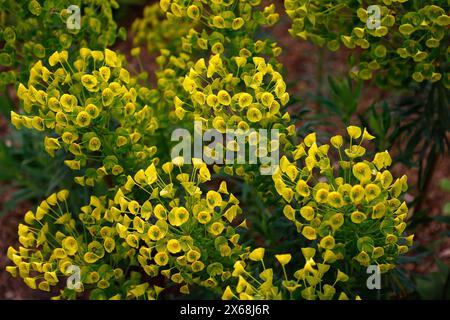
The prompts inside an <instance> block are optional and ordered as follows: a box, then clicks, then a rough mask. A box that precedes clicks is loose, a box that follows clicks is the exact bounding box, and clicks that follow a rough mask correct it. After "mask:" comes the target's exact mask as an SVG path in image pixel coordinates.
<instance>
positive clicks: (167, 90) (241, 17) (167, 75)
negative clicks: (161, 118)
mask: <svg viewBox="0 0 450 320" xmlns="http://www.w3.org/2000/svg"><path fill="white" fill-rule="evenodd" d="M260 5H261V1H250V2H246V1H244V2H243V1H227V2H218V3H209V2H200V1H198V2H195V3H192V4H190V5H188V6H187V5H186V4H185V2H183V1H172V2H171V1H161V8H162V9H161V10H162V11H163V12H164V13H165V14H166V16H167V20H166V21H170V23H171V27H170V28H169V30H171V29H173V28H174V26H177V29H178V31H173V32H181V30H183V31H182V32H183V33H185V34H184V35H183V36H182V37H181V45H177V46H173V47H170V48H169V47H167V45H166V46H164V45H160V46H159V47H160V48H161V50H160V56H159V57H157V59H156V61H157V63H158V66H159V67H160V70H159V71H157V72H156V77H157V82H158V89H159V91H160V95H161V97H162V103H163V105H164V106H165V108H166V109H168V110H169V111H170V115H171V117H170V118H171V120H172V121H174V122H177V123H180V122H179V121H177V119H176V114H175V113H174V111H175V110H174V109H175V105H174V98H175V96H177V95H179V94H180V93H181V92H183V88H182V86H181V85H180V82H181V81H182V80H183V79H184V78H185V76H186V74H187V73H188V71H189V70H190V69H191V68H194V66H195V65H198V63H201V59H205V60H208V59H209V58H210V57H212V56H214V55H217V54H220V55H221V58H222V59H223V60H224V65H232V64H234V58H235V57H246V58H251V57H253V56H258V55H267V56H269V57H273V58H274V57H276V56H278V55H279V54H280V53H281V48H280V47H279V46H277V44H276V43H274V42H272V41H270V40H268V39H256V31H257V30H258V28H260V27H261V26H265V25H273V24H274V23H275V22H276V21H277V20H278V14H276V13H275V6H274V5H271V6H267V7H264V8H260ZM259 9H262V10H261V12H260V11H258V10H259ZM149 10H150V9H149ZM151 11H152V12H153V9H152V10H151ZM193 13H195V14H193ZM204 25H207V26H208V28H204ZM179 26H181V27H179ZM233 26H234V27H233ZM158 28H159V27H158ZM188 28H189V29H188ZM136 29H137V30H138V31H137V33H142V32H145V33H146V34H149V37H150V38H158V37H159V36H158V35H157V33H158V31H157V30H156V31H155V30H146V29H145V25H144V24H139V26H137V27H136ZM185 31H186V32H185ZM166 32H167V31H166V30H164V34H171V33H172V31H169V32H167V33H166ZM176 41H179V40H176ZM147 46H153V44H152V43H148V42H147ZM199 61H200V62H199ZM270 63H272V64H274V67H275V70H277V71H279V70H280V65H279V63H278V62H277V61H276V60H273V61H270ZM179 98H182V97H181V96H180V97H179Z"/></svg>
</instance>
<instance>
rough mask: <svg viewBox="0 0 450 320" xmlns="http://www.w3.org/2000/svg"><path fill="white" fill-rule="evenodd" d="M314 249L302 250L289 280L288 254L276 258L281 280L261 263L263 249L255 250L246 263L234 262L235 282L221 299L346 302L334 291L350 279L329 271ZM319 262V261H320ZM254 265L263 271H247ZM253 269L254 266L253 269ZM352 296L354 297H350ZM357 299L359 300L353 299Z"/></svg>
mask: <svg viewBox="0 0 450 320" xmlns="http://www.w3.org/2000/svg"><path fill="white" fill-rule="evenodd" d="M316 251H317V250H316V249H315V248H302V249H301V255H302V257H303V259H304V261H305V262H304V264H303V265H302V268H300V269H298V270H296V271H295V273H294V275H293V277H288V275H287V272H286V268H285V266H286V265H287V264H289V263H290V262H291V259H292V255H291V254H289V253H284V254H276V255H275V259H276V260H277V261H278V263H279V264H280V265H281V268H282V270H283V272H282V273H283V275H282V278H280V277H278V276H277V274H274V270H273V269H272V268H266V266H265V263H264V254H265V249H264V248H256V249H254V250H253V251H252V252H251V253H250V254H249V255H248V259H249V260H250V261H248V263H245V262H244V261H237V262H236V263H235V265H234V270H233V273H232V276H233V279H235V282H234V283H233V284H232V285H229V286H227V288H226V289H225V290H224V292H223V295H222V299H223V300H231V299H238V300H287V299H291V300H292V299H300V298H301V299H305V300H317V299H320V300H332V299H334V298H337V299H339V300H348V299H349V296H348V295H347V294H346V293H345V292H344V291H340V292H339V290H338V289H337V288H336V287H338V286H339V285H340V284H341V283H345V282H347V281H348V280H349V276H348V275H347V274H345V273H344V272H342V271H341V270H339V269H338V270H333V269H331V268H330V267H331V265H330V262H325V261H322V260H323V259H321V258H320V257H318V255H316ZM318 259H319V260H320V261H321V262H319V261H318ZM255 262H261V263H262V268H263V270H262V271H261V272H259V273H258V275H257V276H255V274H254V271H253V270H257V269H258V268H250V267H251V266H253V265H254V264H255ZM253 267H254V266H253ZM352 297H353V296H352ZM354 298H355V299H356V300H359V299H360V297H359V296H358V295H356V296H355V297H354Z"/></svg>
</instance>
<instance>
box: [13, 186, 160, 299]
mask: <svg viewBox="0 0 450 320" xmlns="http://www.w3.org/2000/svg"><path fill="white" fill-rule="evenodd" d="M68 197H69V192H68V191H67V190H61V191H59V192H57V193H53V194H51V195H50V196H49V197H48V198H47V199H45V200H44V201H42V202H41V203H40V205H39V206H38V207H37V209H36V211H34V212H32V211H29V212H27V213H26V215H25V218H24V220H25V221H24V223H23V224H20V225H19V242H20V247H19V248H18V249H14V248H13V247H10V248H9V249H8V252H7V255H8V258H9V259H10V260H11V261H12V262H13V263H14V265H13V266H8V267H6V271H7V272H9V273H10V274H11V275H13V276H14V277H17V276H19V277H20V278H22V279H23V281H24V282H25V283H26V284H27V285H28V286H29V287H30V288H32V289H39V290H42V291H48V292H50V291H51V290H52V287H58V286H59V284H60V282H62V281H64V280H65V281H69V280H66V279H67V277H69V276H72V275H74V276H75V277H78V279H76V278H75V279H74V281H73V282H71V284H72V287H69V286H67V287H66V288H64V289H63V290H60V291H59V294H57V295H56V296H55V297H54V299H60V298H64V299H75V298H76V297H77V294H81V293H83V292H88V293H89V294H90V298H91V299H96V300H97V299H121V298H138V297H140V296H143V295H146V297H147V298H149V299H151V298H153V299H155V298H157V296H158V294H159V292H161V290H162V288H160V287H158V286H150V285H149V284H148V283H147V282H141V277H142V276H141V274H140V273H138V272H131V273H129V272H127V270H128V268H129V266H130V264H131V263H132V258H133V253H132V251H133V250H134V249H132V248H130V247H127V246H117V247H115V245H114V244H115V241H114V240H113V239H114V236H115V234H117V231H116V229H115V228H113V227H112V226H111V224H110V223H108V221H107V219H105V217H104V216H105V212H104V211H105V209H104V208H105V202H106V199H105V197H100V198H98V197H95V196H92V197H91V201H90V204H89V205H88V206H84V207H82V208H81V210H80V211H81V212H80V213H77V214H71V213H70V210H69V206H68ZM111 248H113V249H111ZM52 292H54V290H53V291H52Z"/></svg>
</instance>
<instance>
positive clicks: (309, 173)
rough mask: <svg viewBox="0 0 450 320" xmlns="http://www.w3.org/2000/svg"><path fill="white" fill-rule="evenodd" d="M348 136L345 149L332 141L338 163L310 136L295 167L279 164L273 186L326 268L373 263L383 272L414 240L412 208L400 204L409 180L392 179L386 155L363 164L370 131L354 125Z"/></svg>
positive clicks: (340, 139)
mask: <svg viewBox="0 0 450 320" xmlns="http://www.w3.org/2000/svg"><path fill="white" fill-rule="evenodd" d="M347 132H348V136H349V139H350V144H349V145H348V146H347V147H346V146H345V145H344V139H343V137H342V136H340V135H337V136H334V137H332V138H331V139H330V143H331V145H332V147H333V149H334V150H337V153H338V161H337V163H336V164H334V163H333V157H332V156H331V155H329V154H328V153H329V151H330V150H329V149H330V145H328V144H323V145H319V144H318V142H317V141H316V136H315V133H312V134H309V135H308V136H306V138H305V139H304V141H303V142H302V143H301V144H299V145H298V146H297V148H296V149H295V150H294V151H293V152H292V157H293V160H294V161H293V162H291V161H289V160H288V159H287V158H286V157H283V158H282V159H281V162H280V167H279V171H278V172H277V173H276V174H275V175H273V181H274V184H275V188H276V190H277V193H278V194H280V195H281V196H282V198H283V200H284V201H285V203H286V205H285V207H284V210H283V213H284V215H285V217H286V218H287V219H289V220H290V221H292V222H293V223H294V224H295V226H296V228H297V231H298V233H300V234H301V236H302V237H303V238H305V239H307V240H309V241H312V242H313V243H317V244H318V246H317V250H318V253H320V254H321V255H322V258H323V259H324V262H325V263H328V262H329V263H332V262H335V261H342V262H343V263H350V264H351V265H355V266H358V265H359V266H364V267H367V266H368V265H371V264H374V265H378V266H379V268H380V271H381V272H382V273H383V272H386V271H388V270H390V269H392V268H394V267H395V261H396V258H397V256H398V255H401V254H404V253H406V252H407V251H408V248H409V247H410V246H411V245H412V236H405V235H404V230H405V228H406V222H405V220H406V217H407V215H408V207H407V206H406V203H405V202H404V201H401V200H400V199H401V198H400V197H401V195H402V194H403V193H404V192H405V191H406V190H407V187H408V186H407V178H406V176H402V177H401V178H398V179H395V180H394V178H393V176H392V174H391V172H390V171H389V170H388V167H389V166H390V165H391V162H392V159H391V157H390V156H389V153H388V152H387V151H385V152H381V153H377V154H375V156H374V158H373V159H372V161H368V160H363V159H364V158H363V156H364V154H365V152H366V149H365V148H364V147H363V146H362V143H363V142H364V141H368V140H372V139H373V138H374V137H373V136H372V135H370V134H369V133H368V132H367V130H366V129H364V130H362V129H361V128H359V127H355V126H350V127H348V128H347ZM298 163H300V165H298Z"/></svg>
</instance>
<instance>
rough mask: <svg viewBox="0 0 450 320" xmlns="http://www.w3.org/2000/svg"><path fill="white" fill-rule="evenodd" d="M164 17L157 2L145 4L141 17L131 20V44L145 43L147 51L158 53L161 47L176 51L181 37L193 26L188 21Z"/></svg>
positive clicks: (179, 46) (139, 44) (179, 45)
mask: <svg viewBox="0 0 450 320" xmlns="http://www.w3.org/2000/svg"><path fill="white" fill-rule="evenodd" d="M173 20H174V19H168V18H166V15H165V14H164V13H163V12H162V10H161V7H160V5H159V3H155V4H152V5H149V6H146V7H145V8H144V10H143V17H142V18H138V19H136V20H134V21H133V24H132V26H131V31H132V32H133V45H134V46H142V45H145V46H146V49H147V51H148V52H149V53H152V54H153V53H159V50H161V49H167V50H170V51H171V52H176V51H177V50H179V49H180V48H181V44H182V41H181V40H182V39H183V37H184V36H186V34H187V33H188V31H189V30H190V29H191V28H192V27H193V24H192V22H190V21H185V22H182V21H173Z"/></svg>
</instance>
